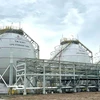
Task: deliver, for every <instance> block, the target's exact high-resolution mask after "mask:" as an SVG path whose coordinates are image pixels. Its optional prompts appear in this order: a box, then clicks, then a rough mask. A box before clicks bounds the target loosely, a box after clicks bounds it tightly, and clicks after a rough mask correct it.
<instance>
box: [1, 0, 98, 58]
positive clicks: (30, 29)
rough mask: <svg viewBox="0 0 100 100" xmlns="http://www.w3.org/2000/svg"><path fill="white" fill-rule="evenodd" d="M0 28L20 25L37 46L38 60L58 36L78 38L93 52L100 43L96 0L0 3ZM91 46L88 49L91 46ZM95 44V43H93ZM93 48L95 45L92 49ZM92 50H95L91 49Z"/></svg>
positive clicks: (46, 55) (55, 42)
mask: <svg viewBox="0 0 100 100" xmlns="http://www.w3.org/2000/svg"><path fill="white" fill-rule="evenodd" d="M0 2H1V3H0V26H1V25H3V26H4V25H6V24H10V23H12V22H13V23H16V25H18V23H19V22H21V23H22V27H23V29H24V30H25V32H27V34H29V35H30V36H31V37H32V38H33V39H34V40H35V41H36V42H37V43H38V44H39V45H40V51H41V53H40V54H41V58H49V53H50V51H52V50H53V47H54V46H55V45H57V44H59V41H60V38H61V37H62V34H63V36H64V37H67V36H68V35H69V34H75V35H77V34H78V35H79V37H80V41H82V42H83V44H85V45H86V46H88V47H89V48H90V49H91V50H93V51H96V50H97V47H98V45H99V43H100V40H99V38H98V37H99V36H100V35H99V32H100V28H99V26H100V24H99V23H100V21H99V20H100V14H99V12H100V1H99V0H23V1H22V0H17V1H16V0H9V1H7V0H0ZM92 42H93V43H94V44H92V45H91V43H92ZM97 42H98V43H97ZM95 44H96V45H95ZM94 46H95V49H94Z"/></svg>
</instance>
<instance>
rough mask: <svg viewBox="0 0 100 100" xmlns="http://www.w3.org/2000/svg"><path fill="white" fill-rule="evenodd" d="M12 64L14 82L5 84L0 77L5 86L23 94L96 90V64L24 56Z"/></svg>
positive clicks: (99, 86)
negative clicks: (14, 75)
mask: <svg viewBox="0 0 100 100" xmlns="http://www.w3.org/2000/svg"><path fill="white" fill-rule="evenodd" d="M13 67H14V69H15V71H16V83H14V84H13V85H7V83H6V81H5V80H4V79H3V75H4V74H3V75H1V76H0V78H1V79H2V80H3V82H4V83H5V85H6V86H7V87H12V88H15V89H17V90H19V91H23V94H24V95H26V94H27V93H43V94H46V93H49V92H50V93H54V92H60V93H63V92H79V91H100V64H92V63H77V62H64V61H60V62H59V61H56V60H46V59H28V58H26V59H21V60H19V61H17V66H13ZM8 68H9V66H8ZM8 68H7V69H6V70H5V72H4V73H6V71H7V70H8Z"/></svg>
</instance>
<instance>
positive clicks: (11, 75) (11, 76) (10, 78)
mask: <svg viewBox="0 0 100 100" xmlns="http://www.w3.org/2000/svg"><path fill="white" fill-rule="evenodd" d="M9 85H13V53H12V52H11V53H10V69H9Z"/></svg>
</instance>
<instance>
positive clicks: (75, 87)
mask: <svg viewBox="0 0 100 100" xmlns="http://www.w3.org/2000/svg"><path fill="white" fill-rule="evenodd" d="M73 75H74V92H75V93H76V82H75V65H74V66H73Z"/></svg>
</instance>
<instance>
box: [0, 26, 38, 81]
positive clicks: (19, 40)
mask: <svg viewBox="0 0 100 100" xmlns="http://www.w3.org/2000/svg"><path fill="white" fill-rule="evenodd" d="M33 43H34V44H35V46H34V45H33ZM37 49H38V51H39V46H38V44H37V43H36V42H35V41H34V40H32V39H31V38H30V37H29V36H28V35H27V34H26V33H24V32H23V30H22V29H13V28H9V27H6V28H4V29H0V75H2V74H3V73H4V71H5V69H6V68H7V67H8V66H9V64H10V60H11V59H12V60H13V64H14V65H16V62H17V60H19V59H22V58H37V51H36V50H37ZM38 54H39V53H38ZM8 76H9V73H8V74H7V73H6V74H5V75H4V76H3V77H4V79H5V80H8Z"/></svg>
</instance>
